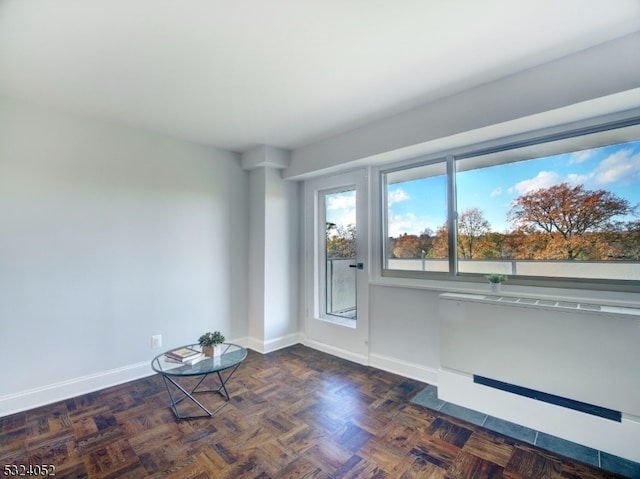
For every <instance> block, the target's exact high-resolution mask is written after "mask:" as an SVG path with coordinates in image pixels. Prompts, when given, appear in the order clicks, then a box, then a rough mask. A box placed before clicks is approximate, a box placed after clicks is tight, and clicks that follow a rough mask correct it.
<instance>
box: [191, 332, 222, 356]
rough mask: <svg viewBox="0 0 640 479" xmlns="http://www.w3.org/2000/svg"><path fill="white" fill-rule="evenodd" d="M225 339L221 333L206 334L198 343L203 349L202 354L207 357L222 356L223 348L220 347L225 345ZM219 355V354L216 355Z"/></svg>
mask: <svg viewBox="0 0 640 479" xmlns="http://www.w3.org/2000/svg"><path fill="white" fill-rule="evenodd" d="M224 340H225V337H224V336H223V335H222V333H221V332H220V331H215V332H213V333H204V334H203V335H202V336H200V337H199V338H198V343H199V344H200V346H201V347H202V352H203V353H204V355H205V356H208V357H213V356H218V355H219V354H220V352H219V351H221V349H222V348H220V345H221V344H222V343H224ZM216 353H217V354H216Z"/></svg>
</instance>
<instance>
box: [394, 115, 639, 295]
mask: <svg viewBox="0 0 640 479" xmlns="http://www.w3.org/2000/svg"><path fill="white" fill-rule="evenodd" d="M382 183H383V194H384V230H385V231H384V235H385V241H384V243H383V244H384V247H385V248H384V249H385V250H384V264H383V274H384V275H396V276H406V275H410V276H418V277H431V278H434V277H447V276H448V277H450V278H454V277H467V278H473V277H481V276H482V275H486V274H490V273H499V274H504V275H507V276H509V278H510V279H511V278H514V279H516V281H517V280H522V281H534V282H536V281H538V282H539V281H542V280H554V281H558V280H560V281H569V280H570V281H573V282H578V283H583V284H589V283H602V282H607V283H622V282H623V283H626V284H632V285H638V284H640V129H639V128H638V124H631V125H629V124H628V123H627V124H625V125H623V126H621V127H619V128H611V126H609V127H602V128H600V129H598V128H591V129H590V130H589V131H588V132H580V131H576V132H574V133H571V134H569V133H567V134H564V135H562V136H559V135H556V136H554V137H548V138H539V139H534V140H530V141H528V142H525V141H523V142H521V143H517V144H516V143H514V144H505V145H502V146H501V145H497V146H492V147H491V148H487V149H485V150H477V151H472V150H470V151H467V152H462V153H459V154H451V155H448V157H446V158H444V157H443V158H441V159H438V158H436V159H429V161H423V162H420V161H418V162H416V163H415V164H411V165H408V166H406V165H405V166H403V167H401V168H396V169H390V170H386V171H383V172H382ZM406 272H412V273H406ZM418 272H419V273H418Z"/></svg>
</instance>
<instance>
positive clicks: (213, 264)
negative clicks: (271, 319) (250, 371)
mask: <svg viewBox="0 0 640 479" xmlns="http://www.w3.org/2000/svg"><path fill="white" fill-rule="evenodd" d="M247 198H248V173H247V172H246V171H244V170H242V168H241V167H240V162H239V158H238V156H237V155H236V154H233V153H230V152H225V151H222V150H216V149H212V148H207V147H201V146H197V145H193V144H188V143H185V142H181V141H174V140H171V139H168V138H166V137H162V136H157V135H154V134H147V133H143V132H136V131H134V130H132V129H128V128H122V127H119V126H115V125H111V124H103V123H99V122H94V121H90V120H86V119H79V118H76V117H72V116H67V115H65V114H62V113H54V112H52V111H48V110H46V109H43V108H39V107H35V106H31V105H27V104H24V103H19V102H16V101H13V100H9V99H6V98H4V99H0V338H2V343H3V345H2V353H3V357H4V358H5V360H8V361H9V362H10V363H11V366H10V367H6V368H4V374H3V380H2V382H0V415H2V414H4V413H8V412H10V411H11V410H14V409H16V408H21V409H22V408H26V407H29V406H31V405H35V404H38V403H41V402H50V401H51V400H55V399H56V398H58V397H61V396H65V395H72V394H76V393H78V392H81V391H83V390H85V389H93V388H96V387H101V386H104V385H106V384H108V383H113V382H119V381H123V380H126V379H129V378H131V377H134V376H139V375H142V374H148V373H150V372H151V370H150V367H149V362H150V360H151V358H152V357H153V356H155V355H156V354H159V353H160V352H161V351H162V350H152V349H151V347H150V338H151V335H153V334H162V336H163V343H164V344H163V349H164V348H167V347H171V346H178V345H180V344H185V343H189V342H195V341H197V338H198V336H199V335H200V334H201V333H203V332H205V331H208V330H215V329H219V330H221V331H223V333H224V334H225V335H226V336H227V338H229V339H236V338H245V337H246V336H247V334H248V323H247V305H246V300H245V299H244V294H245V293H246V290H247V282H248V278H247V271H248V260H247V257H246V256H247V252H248V199H247ZM14 358H15V359H14Z"/></svg>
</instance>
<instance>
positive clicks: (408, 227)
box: [387, 213, 444, 238]
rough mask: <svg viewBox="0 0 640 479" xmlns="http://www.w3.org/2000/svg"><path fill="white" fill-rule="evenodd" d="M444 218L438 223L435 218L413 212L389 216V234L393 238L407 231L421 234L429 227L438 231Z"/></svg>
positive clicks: (411, 233)
mask: <svg viewBox="0 0 640 479" xmlns="http://www.w3.org/2000/svg"><path fill="white" fill-rule="evenodd" d="M442 223H444V220H442V221H441V222H440V224H436V222H435V221H434V220H433V218H429V217H427V216H416V215H415V214H413V213H404V214H401V215H393V216H391V217H389V225H388V231H387V234H388V235H389V236H391V237H393V238H397V237H398V236H400V235H403V234H405V233H407V234H410V235H419V234H420V233H422V232H423V231H424V230H426V229H427V228H430V229H431V230H433V231H436V229H438V228H439V227H440V226H442Z"/></svg>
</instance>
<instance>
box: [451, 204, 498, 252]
mask: <svg viewBox="0 0 640 479" xmlns="http://www.w3.org/2000/svg"><path fill="white" fill-rule="evenodd" d="M490 230H491V224H490V223H489V222H488V221H487V220H486V219H485V217H484V214H483V213H482V211H481V210H479V209H478V208H469V209H468V210H465V211H464V212H463V213H462V214H460V217H459V218H458V256H459V257H460V258H466V259H473V258H474V257H475V256H476V253H477V250H478V247H479V244H480V242H481V241H482V239H483V238H484V237H485V236H486V234H487V233H489V231H490Z"/></svg>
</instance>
